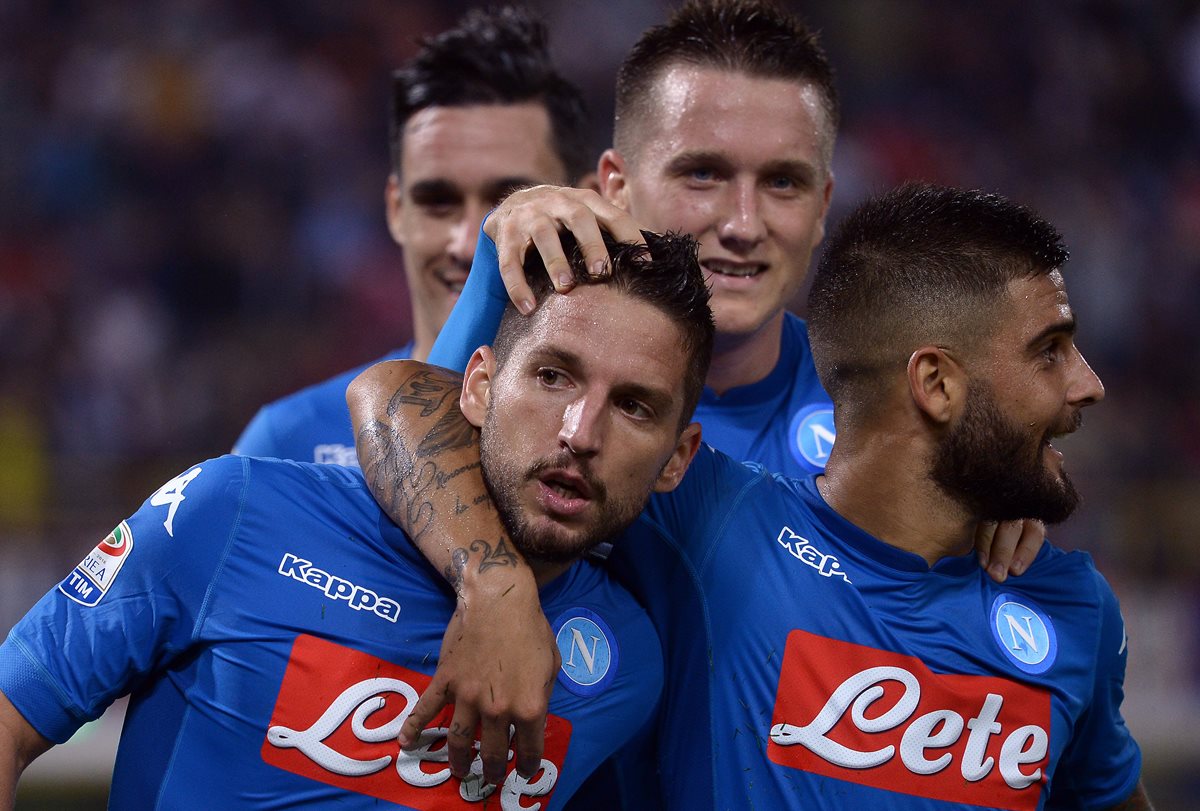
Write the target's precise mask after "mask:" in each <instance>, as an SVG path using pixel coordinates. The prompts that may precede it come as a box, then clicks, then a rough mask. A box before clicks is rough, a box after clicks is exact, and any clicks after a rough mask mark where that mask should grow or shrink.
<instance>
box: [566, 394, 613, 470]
mask: <svg viewBox="0 0 1200 811" xmlns="http://www.w3.org/2000/svg"><path fill="white" fill-rule="evenodd" d="M603 439H604V422H603V409H602V407H601V406H600V405H599V403H598V402H597V401H596V398H593V399H591V400H589V398H587V397H580V398H579V399H577V400H574V401H572V402H571V404H570V405H568V406H567V407H566V409H564V411H563V421H562V429H561V430H560V431H559V432H558V441H559V443H560V444H561V445H562V446H563V447H565V448H566V449H567V450H569V451H570V452H571V453H572V454H574V455H575V456H584V457H591V456H595V455H596V453H597V452H599V450H600V445H601V443H602V442H603Z"/></svg>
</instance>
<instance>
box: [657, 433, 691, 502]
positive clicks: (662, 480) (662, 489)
mask: <svg viewBox="0 0 1200 811" xmlns="http://www.w3.org/2000/svg"><path fill="white" fill-rule="evenodd" d="M699 447H700V423H698V422H693V423H689V424H688V426H687V427H686V428H684V429H683V430H682V431H680V433H679V439H678V441H677V442H676V443H675V448H674V449H673V450H672V451H671V457H670V458H669V459H667V463H666V464H665V465H663V468H662V470H660V471H659V472H658V478H657V479H655V480H654V492H656V493H669V492H671V491H672V490H674V489H675V488H676V487H678V486H679V482H680V481H682V480H683V474H684V473H687V469H688V465H690V464H691V463H692V458H693V457H694V456H695V455H696V451H697V449H699Z"/></svg>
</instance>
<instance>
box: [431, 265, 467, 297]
mask: <svg viewBox="0 0 1200 811" xmlns="http://www.w3.org/2000/svg"><path fill="white" fill-rule="evenodd" d="M468 272H469V271H466V270H459V269H458V268H446V269H444V270H435V271H434V272H433V277H434V278H435V279H437V280H438V281H439V282H441V283H442V285H443V286H445V288H446V289H447V290H449V291H450V292H452V293H461V292H462V289H463V285H464V284H466V283H467V274H468Z"/></svg>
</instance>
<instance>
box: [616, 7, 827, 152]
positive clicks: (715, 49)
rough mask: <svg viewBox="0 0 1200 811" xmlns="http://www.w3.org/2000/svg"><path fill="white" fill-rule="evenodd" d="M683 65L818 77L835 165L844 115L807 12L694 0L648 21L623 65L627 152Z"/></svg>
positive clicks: (623, 144)
mask: <svg viewBox="0 0 1200 811" xmlns="http://www.w3.org/2000/svg"><path fill="white" fill-rule="evenodd" d="M677 65H686V66H691V67H699V68H714V69H717V70H723V71H728V72H731V73H743V74H746V75H747V76H752V77H755V78H762V79H783V80H792V81H795V82H797V83H799V84H810V85H812V86H813V87H814V88H816V90H817V91H818V93H819V94H820V97H821V106H822V108H823V109H824V112H825V130H826V131H825V132H824V137H823V138H822V149H821V156H822V159H823V161H824V163H825V169H826V170H828V169H829V165H830V162H831V161H832V159H833V142H834V140H835V138H836V135H837V128H838V119H839V116H840V112H839V106H838V97H837V90H836V88H835V87H834V83H833V67H832V66H831V65H830V64H829V59H828V58H827V57H826V56H825V51H824V49H823V48H822V47H821V44H820V42H819V41H818V39H817V35H816V34H815V33H813V32H812V31H811V30H809V28H808V27H807V26H806V25H805V24H804V22H803V21H801V20H800V18H799V17H797V16H796V15H794V14H791V13H790V12H787V11H784V10H783V9H781V8H780V7H779V6H777V5H775V4H774V3H772V2H769V0H690V2H688V3H686V4H685V5H683V6H682V7H681V8H679V9H678V10H677V11H676V12H675V13H674V14H672V15H671V17H670V19H668V20H667V22H666V23H664V24H663V25H657V26H654V27H652V28H649V29H647V30H646V32H645V33H643V34H642V36H641V37H640V38H639V39H638V41H637V43H635V44H634V46H633V49H632V50H631V51H630V52H629V55H628V56H626V57H625V61H624V62H622V63H621V67H620V70H619V71H618V73H617V91H616V119H615V124H614V130H613V144H614V146H616V148H617V150H618V151H620V152H621V153H622V154H624V155H626V156H627V157H633V156H634V155H636V154H637V152H638V149H639V147H640V144H639V143H637V140H638V135H639V133H638V130H639V128H640V125H641V123H642V122H643V121H644V120H646V119H647V118H649V117H651V116H653V115H654V114H655V106H654V105H655V97H654V96H655V84H656V82H657V81H658V80H659V79H660V78H661V77H662V75H663V74H664V73H665V72H666V71H667V70H669V69H670V68H672V67H675V66H677Z"/></svg>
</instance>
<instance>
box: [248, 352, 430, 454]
mask: <svg viewBox="0 0 1200 811" xmlns="http://www.w3.org/2000/svg"><path fill="white" fill-rule="evenodd" d="M410 357H412V344H408V345H406V346H403V347H401V348H400V349H397V350H395V351H393V352H391V353H389V354H387V355H384V356H383V357H382V358H379V359H378V360H374V361H372V362H371V363H366V364H363V365H362V366H359V367H358V368H356V369H351V370H349V371H347V372H342V373H341V374H338V375H335V376H333V377H331V378H329V379H328V380H325V381H323V382H321V383H316V384H314V385H312V386H309V387H307V388H304V389H301V390H300V391H297V392H294V393H292V394H289V395H288V396H286V397H281V398H280V399H278V400H276V401H274V402H272V403H267V404H266V405H265V406H263V407H262V408H260V409H259V410H258V413H257V414H255V415H254V418H253V419H251V420H250V423H249V424H248V425H247V426H246V428H245V429H244V430H243V431H242V435H241V436H240V437H238V440H237V442H236V443H235V444H234V446H233V452H234V453H236V454H240V455H242V456H273V457H276V458H279V459H294V460H296V461H297V462H321V463H324V464H333V465H344V466H346V467H358V457H357V456H355V454H354V431H353V428H352V427H351V425H350V409H349V407H348V406H347V405H346V387H347V386H349V385H350V381H351V380H353V379H354V378H356V377H358V375H359V373H360V372H362V371H363V370H364V369H366V368H367V367H368V366H373V365H374V364H376V363H381V362H382V361H385V360H403V359H405V358H410Z"/></svg>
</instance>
